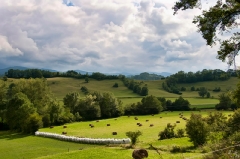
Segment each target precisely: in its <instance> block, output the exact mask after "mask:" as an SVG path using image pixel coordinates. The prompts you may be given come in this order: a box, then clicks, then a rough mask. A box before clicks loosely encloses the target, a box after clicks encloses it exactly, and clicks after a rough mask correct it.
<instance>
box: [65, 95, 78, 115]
mask: <svg viewBox="0 0 240 159" xmlns="http://www.w3.org/2000/svg"><path fill="white" fill-rule="evenodd" d="M79 99H80V95H79V93H77V92H72V93H68V94H67V95H66V96H65V97H64V98H63V103H64V106H65V107H67V108H69V109H70V112H71V113H73V114H75V113H76V110H75V108H76V106H77V104H78V102H79Z"/></svg>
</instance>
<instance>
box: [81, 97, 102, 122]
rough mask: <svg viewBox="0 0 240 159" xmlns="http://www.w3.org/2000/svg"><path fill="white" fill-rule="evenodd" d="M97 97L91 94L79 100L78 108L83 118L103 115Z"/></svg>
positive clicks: (94, 117) (95, 117)
mask: <svg viewBox="0 0 240 159" xmlns="http://www.w3.org/2000/svg"><path fill="white" fill-rule="evenodd" d="M95 99H96V96H93V95H91V94H89V95H86V96H85V98H84V99H81V100H80V101H79V105H78V110H79V114H80V115H81V116H82V117H83V119H85V120H94V119H97V118H100V117H101V108H100V106H99V104H98V103H97V102H96V101H95Z"/></svg>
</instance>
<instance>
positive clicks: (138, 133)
mask: <svg viewBox="0 0 240 159" xmlns="http://www.w3.org/2000/svg"><path fill="white" fill-rule="evenodd" d="M141 135H142V132H141V131H139V130H138V131H136V132H132V131H128V132H126V136H127V137H129V138H130V139H131V145H132V146H134V145H136V143H137V141H138V137H139V136H141Z"/></svg>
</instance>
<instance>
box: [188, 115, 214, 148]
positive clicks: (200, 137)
mask: <svg viewBox="0 0 240 159" xmlns="http://www.w3.org/2000/svg"><path fill="white" fill-rule="evenodd" d="M209 132H210V131H209V126H208V124H207V123H206V122H205V121H204V120H203V118H202V116H201V115H200V114H192V115H191V117H190V119H189V120H188V121H187V123H186V133H187V134H188V136H189V138H190V140H191V141H192V142H193V144H194V146H195V147H197V146H200V145H203V144H205V143H206V142H207V137H208V135H209Z"/></svg>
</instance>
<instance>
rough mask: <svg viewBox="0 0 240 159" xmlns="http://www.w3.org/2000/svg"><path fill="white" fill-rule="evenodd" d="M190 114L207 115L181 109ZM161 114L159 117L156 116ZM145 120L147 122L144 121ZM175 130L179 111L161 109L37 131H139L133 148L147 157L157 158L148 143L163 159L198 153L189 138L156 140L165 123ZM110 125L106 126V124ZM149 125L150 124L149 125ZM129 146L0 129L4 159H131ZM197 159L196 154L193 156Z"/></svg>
mask: <svg viewBox="0 0 240 159" xmlns="http://www.w3.org/2000/svg"><path fill="white" fill-rule="evenodd" d="M191 113H201V114H202V115H203V116H205V115H207V114H208V113H209V111H201V112H198V111H196V112H191V111H189V112H183V115H184V116H185V117H187V118H188V117H189V116H190V114H191ZM223 113H224V114H226V116H227V115H228V114H231V113H232V112H230V111H224V112H223ZM160 117H162V118H160ZM146 120H149V121H146ZM176 121H180V123H178V124H177V126H176V128H175V130H177V129H178V128H184V127H185V121H184V120H183V119H181V118H179V112H163V113H160V114H157V115H154V116H152V115H147V116H138V120H135V119H134V116H130V117H128V116H122V117H119V118H116V119H106V120H99V122H96V121H86V122H76V123H70V124H67V125H66V126H67V128H63V126H55V127H54V128H52V129H50V128H43V129H40V130H39V131H42V132H51V133H58V134H61V133H62V131H66V132H67V135H70V136H80V137H91V138H126V135H125V133H126V132H127V131H137V130H140V131H141V132H142V133H143V135H142V136H140V137H139V142H138V143H137V145H136V148H146V149H147V150H148V152H149V158H151V159H159V158H160V156H159V155H158V154H157V152H156V151H155V150H149V149H148V148H149V144H152V145H153V146H155V147H157V148H160V149H161V151H160V152H161V155H162V157H163V158H164V159H165V158H166V159H168V158H169V159H170V158H171V159H172V158H176V159H177V158H180V159H181V158H187V157H190V156H198V155H201V154H202V153H201V151H200V150H198V149H197V150H193V149H191V146H192V143H191V142H190V141H189V138H187V137H184V138H175V139H167V140H158V133H159V132H160V131H162V130H163V129H164V128H165V127H166V125H167V123H172V124H174V123H176ZM137 122H140V123H142V124H143V126H142V127H139V126H137ZM90 123H91V124H94V125H95V127H94V128H90V127H89V124H90ZM107 124H110V126H106V125H107ZM150 124H154V126H153V127H150V126H149V125H150ZM113 131H116V132H117V133H118V134H117V136H113V135H112V132H113ZM174 145H177V146H181V147H185V148H186V149H187V150H188V151H187V152H186V153H170V150H171V148H172V146H174ZM132 151H133V149H127V148H125V147H124V146H123V145H118V146H111V145H109V146H104V145H93V144H78V143H72V142H65V141H59V140H56V139H50V138H44V137H37V136H27V135H20V134H12V133H9V132H8V133H7V132H0V154H1V158H2V157H3V158H4V159H15V158H29V159H30V158H41V159H55V158H60V159H67V158H70V159H71V158H88V159H94V158H99V159H101V158H102V159H103V158H104V159H119V158H124V159H131V158H132V157H131V153H132ZM197 158H198V157H197Z"/></svg>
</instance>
